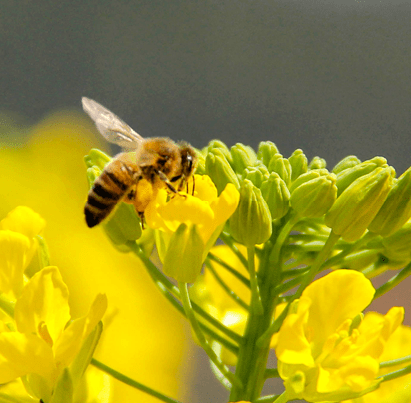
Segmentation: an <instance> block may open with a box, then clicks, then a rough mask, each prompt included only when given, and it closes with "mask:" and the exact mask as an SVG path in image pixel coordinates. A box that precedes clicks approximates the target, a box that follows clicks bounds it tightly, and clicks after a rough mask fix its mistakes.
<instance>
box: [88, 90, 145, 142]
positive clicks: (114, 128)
mask: <svg viewBox="0 0 411 403" xmlns="http://www.w3.org/2000/svg"><path fill="white" fill-rule="evenodd" d="M81 102H82V104H83V109H84V112H86V113H87V114H88V115H89V116H90V117H91V119H92V120H93V121H94V123H95V124H96V127H97V130H98V131H99V132H100V133H101V134H102V135H103V136H104V138H105V139H106V140H107V141H109V142H110V143H114V144H117V145H119V146H120V147H122V148H125V149H130V150H132V149H136V148H137V147H138V145H139V143H141V141H142V140H143V137H141V136H140V135H139V134H137V133H136V132H135V131H134V130H133V129H132V128H131V127H130V126H129V125H128V124H127V123H125V122H123V121H122V120H121V119H120V118H119V117H118V116H116V115H115V114H114V113H113V112H110V111H109V110H108V109H107V108H105V107H104V106H103V105H100V104H99V103H98V102H96V101H93V100H92V99H89V98H86V97H83V98H82V99H81Z"/></svg>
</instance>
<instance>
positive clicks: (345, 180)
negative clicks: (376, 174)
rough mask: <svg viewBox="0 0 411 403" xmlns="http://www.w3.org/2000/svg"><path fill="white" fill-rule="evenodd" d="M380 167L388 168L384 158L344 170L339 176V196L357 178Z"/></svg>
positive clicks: (374, 159) (377, 158) (373, 159)
mask: <svg viewBox="0 0 411 403" xmlns="http://www.w3.org/2000/svg"><path fill="white" fill-rule="evenodd" d="M378 167H383V168H385V167H387V160H386V159H385V158H383V157H374V158H372V159H370V160H367V161H364V162H361V164H357V165H354V166H353V167H352V168H348V169H344V170H342V171H341V172H340V173H339V174H338V175H337V188H338V196H339V195H340V194H341V193H342V192H344V190H345V189H347V187H348V186H350V185H351V183H353V182H354V181H355V180H356V179H357V178H360V177H361V176H363V175H367V174H369V173H370V172H372V171H374V169H376V168H378Z"/></svg>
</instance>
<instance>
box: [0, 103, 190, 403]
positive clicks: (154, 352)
mask: <svg viewBox="0 0 411 403" xmlns="http://www.w3.org/2000/svg"><path fill="white" fill-rule="evenodd" d="M0 131H1V127H0ZM1 134H4V133H1ZM24 134H26V136H24V135H20V133H18V132H16V133H13V134H12V137H11V138H10V144H9V145H7V137H6V136H3V137H2V140H1V143H2V144H1V146H0V160H1V161H2V175H1V183H2V186H1V187H0V199H1V203H0V218H3V217H5V216H6V214H7V213H8V212H9V211H10V210H12V209H13V208H14V207H16V206H18V205H20V204H24V205H26V206H30V207H31V208H32V209H33V210H35V211H36V212H38V213H39V214H40V215H41V216H42V217H43V218H44V219H45V220H46V221H47V227H46V229H45V237H46V240H47V245H48V247H49V250H50V253H51V258H52V262H53V264H55V265H56V266H57V267H58V268H59V270H60V272H61V273H62V276H63V278H64V281H65V283H66V284H67V285H68V287H69V289H70V308H71V313H72V315H73V316H75V317H79V316H81V315H82V313H83V312H87V310H88V308H89V306H90V304H91V303H92V301H93V299H94V297H95V295H97V294H98V293H100V292H104V293H106V294H107V297H108V300H109V301H110V307H111V309H115V310H116V311H117V312H118V313H117V314H116V316H115V318H114V320H113V323H112V324H111V325H110V326H105V327H104V332H103V335H102V337H103V339H104V340H103V342H100V343H99V347H98V350H97V351H96V354H95V357H96V358H97V359H98V360H99V361H102V362H104V363H107V364H109V365H110V366H111V367H113V368H116V369H119V370H121V372H123V373H126V374H127V375H128V376H130V377H132V378H134V379H138V380H139V381H140V382H142V383H144V384H147V385H151V386H153V385H156V384H158V379H159V378H161V380H162V381H161V385H160V389H161V392H163V393H165V394H167V395H169V396H173V397H175V398H179V399H180V400H184V396H186V397H187V395H188V393H189V391H188V389H187V387H186V385H187V382H188V379H190V378H191V376H192V374H193V373H194V372H193V371H191V370H190V368H189V367H188V366H187V365H185V364H184V365H181V363H186V362H187V357H191V356H192V354H191V353H190V348H192V344H191V343H190V342H187V339H186V332H184V330H183V329H184V325H185V321H184V319H183V317H182V316H181V315H180V314H179V313H178V312H177V311H176V310H175V309H174V308H173V307H171V306H170V305H169V304H168V303H167V301H166V300H165V299H164V298H161V297H159V295H158V291H157V290H156V288H155V286H154V285H153V284H152V281H151V279H150V277H149V276H148V275H147V273H146V271H145V270H144V268H143V265H142V264H141V263H140V262H139V261H138V259H136V257H135V256H134V255H133V254H131V253H118V252H117V251H115V250H113V247H112V244H111V243H110V241H109V240H108V239H107V237H106V235H105V234H104V231H103V230H102V229H101V227H100V226H97V227H96V228H94V229H90V228H88V227H87V225H86V223H85V220H84V213H83V209H84V203H85V201H86V197H87V192H88V184H87V180H86V179H85V174H84V161H83V157H84V155H86V154H88V153H89V151H90V149H91V148H93V147H97V148H100V149H102V150H106V151H108V150H107V143H106V142H105V141H104V139H103V137H102V136H101V135H100V134H99V133H97V131H96V129H95V127H94V123H93V122H91V121H90V119H89V118H88V117H86V116H85V114H84V113H83V112H80V105H79V112H78V113H75V112H68V111H66V112H59V113H54V114H51V115H49V116H48V117H47V118H46V119H44V120H43V121H42V122H40V123H39V124H37V125H35V126H33V127H31V128H26V129H25V133H24ZM16 143H19V146H18V147H16ZM35 262H36V256H34V258H33V259H32V264H30V266H29V267H28V270H30V269H31V266H32V265H33V264H34V263H35ZM147 307H149V309H147ZM171 327H172V328H173V329H174V330H173V337H172V338H168V340H167V343H165V342H164V334H165V333H166V332H168V331H169V329H170V328H171ZM118 329H121V343H119V342H118V340H119V333H118ZM130 357H138V360H139V365H136V361H135V360H130ZM110 394H111V396H112V399H113V401H119V402H121V401H126V402H135V401H138V402H144V403H149V402H150V403H151V402H153V403H155V402H158V399H156V398H154V397H152V396H149V395H147V394H145V393H143V392H141V391H139V390H136V389H133V388H130V387H129V386H128V385H125V384H124V383H122V382H120V381H118V380H116V379H114V378H112V388H111V391H110ZM37 403H38V400H37Z"/></svg>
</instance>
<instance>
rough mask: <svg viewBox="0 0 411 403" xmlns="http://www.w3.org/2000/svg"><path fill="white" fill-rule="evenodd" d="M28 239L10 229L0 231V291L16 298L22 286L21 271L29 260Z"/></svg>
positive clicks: (22, 271)
mask: <svg viewBox="0 0 411 403" xmlns="http://www.w3.org/2000/svg"><path fill="white" fill-rule="evenodd" d="M29 251H30V240H29V239H28V238H27V237H26V236H25V235H23V234H19V233H17V232H13V231H10V230H2V231H0V256H1V259H0V291H1V292H3V293H5V294H6V295H7V296H9V297H13V298H16V297H18V296H19V295H20V293H21V290H22V288H23V283H24V277H23V273H24V270H25V269H26V267H27V265H28V263H29V261H28V254H29Z"/></svg>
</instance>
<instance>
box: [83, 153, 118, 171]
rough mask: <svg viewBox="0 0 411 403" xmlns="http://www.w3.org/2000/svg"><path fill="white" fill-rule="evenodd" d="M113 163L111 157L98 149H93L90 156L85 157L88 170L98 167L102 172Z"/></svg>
mask: <svg viewBox="0 0 411 403" xmlns="http://www.w3.org/2000/svg"><path fill="white" fill-rule="evenodd" d="M110 161H111V157H109V156H108V155H107V154H105V153H103V151H100V150H98V149H97V148H92V149H91V150H90V152H89V154H88V155H86V156H85V157H84V162H85V163H86V166H87V168H92V167H94V166H95V167H97V168H99V169H100V171H101V170H102V169H103V168H104V167H105V166H106V165H107V164H108V163H109V162H110Z"/></svg>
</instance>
